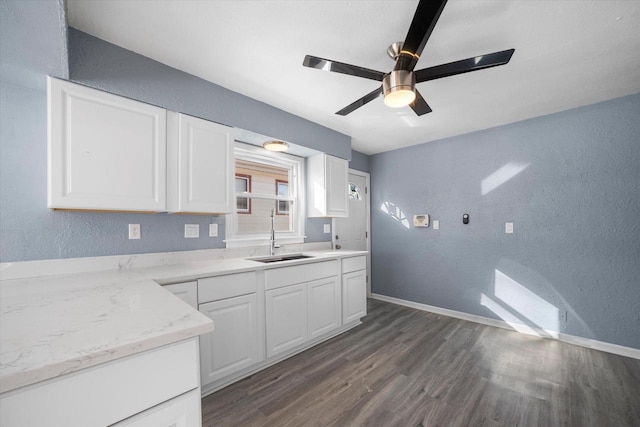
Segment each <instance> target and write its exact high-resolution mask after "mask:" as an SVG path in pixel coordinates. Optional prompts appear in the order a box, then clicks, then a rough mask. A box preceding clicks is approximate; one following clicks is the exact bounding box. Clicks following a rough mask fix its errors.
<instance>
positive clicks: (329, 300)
mask: <svg viewBox="0 0 640 427" xmlns="http://www.w3.org/2000/svg"><path fill="white" fill-rule="evenodd" d="M339 285H340V284H339V283H338V279H337V277H329V278H326V279H320V280H315V281H313V282H309V283H308V284H307V310H308V337H309V338H315V337H318V336H320V335H322V334H325V333H327V332H329V331H331V330H332V329H336V328H338V327H339V326H340V325H341V321H340V317H341V316H340V286H339Z"/></svg>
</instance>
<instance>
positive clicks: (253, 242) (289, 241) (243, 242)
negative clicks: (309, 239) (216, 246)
mask: <svg viewBox="0 0 640 427" xmlns="http://www.w3.org/2000/svg"><path fill="white" fill-rule="evenodd" d="M305 237H306V236H301V237H300V236H296V237H277V238H276V243H277V244H279V245H293V244H300V243H304V238H305ZM224 243H225V244H226V245H227V249H233V248H246V247H249V246H269V244H270V243H271V241H270V240H269V239H268V238H248V239H228V240H224Z"/></svg>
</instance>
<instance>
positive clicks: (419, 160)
mask: <svg viewBox="0 0 640 427" xmlns="http://www.w3.org/2000/svg"><path fill="white" fill-rule="evenodd" d="M639 118H640V94H636V95H632V96H628V97H624V98H619V99H615V100H612V101H608V102H603V103H599V104H595V105H591V106H587V107H582V108H578V109H574V110H570V111H565V112H562V113H558V114H553V115H549V116H545V117H539V118H535V119H531V120H527V121H523V122H518V123H514V124H510V125H507V126H501V127H498V128H493V129H488V130H484V131H480V132H474V133H471V134H467V135H462V136H459V137H454V138H448V139H444V140H440V141H435V142H430V143H427V144H422V145H419V146H414V147H409V148H406V149H400V150H396V151H390V152H386V153H381V154H377V155H374V156H372V157H371V177H372V183H371V188H372V196H371V199H372V206H371V212H372V256H373V260H372V266H373V271H372V290H373V292H375V293H380V294H384V295H389V296H393V297H397V298H402V299H406V300H410V301H415V302H420V303H425V304H430V305H434V306H438V307H444V308H448V309H452V310H458V311H462V312H466V313H471V314H475V315H481V316H486V317H490V318H495V319H510V318H512V317H513V318H514V319H516V320H517V321H520V322H523V323H525V324H527V325H530V326H533V325H537V326H541V327H545V328H548V329H554V328H556V329H557V330H558V329H559V331H560V332H564V333H568V334H572V335H576V336H581V337H586V338H593V339H596V340H601V341H605V342H611V343H615V344H620V345H626V346H630V347H635V348H640V226H639V223H640V120H638V119H639ZM500 183H501V185H499V184H500ZM483 192H484V193H485V194H484V195H483ZM384 204H386V205H385V206H386V208H383V205H384ZM384 210H386V211H388V212H389V213H385V212H384ZM423 212H427V213H429V214H431V216H432V219H438V220H440V230H433V228H431V227H430V228H427V229H416V228H413V227H412V226H411V227H410V228H405V226H404V225H403V216H406V218H407V219H408V220H409V223H412V218H413V215H414V214H418V213H423ZM464 213H468V214H469V215H470V222H469V224H468V225H463V224H462V215H463V214H464ZM507 221H512V222H514V225H515V234H511V235H509V234H505V233H504V223H505V222H507ZM483 295H484V297H483ZM482 302H484V303H485V304H484V305H483V304H482ZM488 307H490V308H488ZM556 311H557V313H556ZM565 311H566V312H568V313H567V314H568V318H567V321H566V322H565V321H564V320H561V321H559V320H558V319H557V318H556V319H554V318H553V317H554V316H559V317H562V314H563V312H565Z"/></svg>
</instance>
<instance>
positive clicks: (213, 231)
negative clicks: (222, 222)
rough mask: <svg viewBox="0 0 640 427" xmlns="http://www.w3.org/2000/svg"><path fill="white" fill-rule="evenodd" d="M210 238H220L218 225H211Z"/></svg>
mask: <svg viewBox="0 0 640 427" xmlns="http://www.w3.org/2000/svg"><path fill="white" fill-rule="evenodd" d="M209 237H218V224H209Z"/></svg>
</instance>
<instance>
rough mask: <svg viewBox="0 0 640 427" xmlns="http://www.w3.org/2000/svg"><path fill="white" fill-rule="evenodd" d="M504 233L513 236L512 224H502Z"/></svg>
mask: <svg viewBox="0 0 640 427" xmlns="http://www.w3.org/2000/svg"><path fill="white" fill-rule="evenodd" d="M504 232H505V233H507V234H513V223H512V222H505V223H504Z"/></svg>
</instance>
